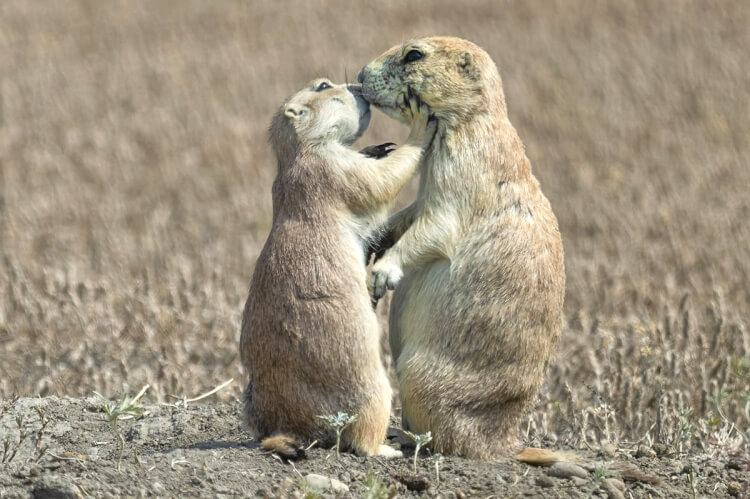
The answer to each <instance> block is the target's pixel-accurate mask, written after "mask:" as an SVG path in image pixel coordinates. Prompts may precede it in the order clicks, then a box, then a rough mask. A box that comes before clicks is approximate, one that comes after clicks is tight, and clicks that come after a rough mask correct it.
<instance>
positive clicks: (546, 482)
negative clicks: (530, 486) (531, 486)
mask: <svg viewBox="0 0 750 499" xmlns="http://www.w3.org/2000/svg"><path fill="white" fill-rule="evenodd" d="M536 484H537V485H538V486H540V487H544V488H545V489H551V488H552V487H554V486H555V482H554V481H553V480H552V479H551V478H550V477H548V476H547V475H542V476H539V477H537V478H536Z"/></svg>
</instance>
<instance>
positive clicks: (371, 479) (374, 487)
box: [362, 471, 389, 499]
mask: <svg viewBox="0 0 750 499" xmlns="http://www.w3.org/2000/svg"><path fill="white" fill-rule="evenodd" d="M388 497H389V490H388V486H387V485H386V484H385V483H383V481H382V480H381V479H380V478H379V477H378V475H376V474H375V473H373V472H372V471H368V472H367V476H366V477H365V493H364V494H363V495H362V498H363V499H388Z"/></svg>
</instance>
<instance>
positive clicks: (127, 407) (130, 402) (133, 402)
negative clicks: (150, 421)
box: [102, 390, 145, 471]
mask: <svg viewBox="0 0 750 499" xmlns="http://www.w3.org/2000/svg"><path fill="white" fill-rule="evenodd" d="M144 392H145V390H142V391H141V393H140V394H139V395H137V396H136V397H134V398H130V396H129V395H123V396H122V399H120V402H119V403H117V402H107V403H105V404H104V405H103V406H102V411H104V414H106V415H107V419H108V420H109V425H110V427H111V428H112V432H113V433H114V434H115V435H117V437H118V438H119V440H120V450H119V454H118V457H117V471H120V463H121V462H122V451H123V449H124V447H125V438H124V437H123V436H122V432H120V428H119V427H118V425H117V421H118V420H119V418H121V417H123V416H131V417H135V418H137V417H139V416H140V415H141V414H143V410H144V408H143V406H142V405H141V404H140V402H138V399H139V398H140V397H141V396H142V395H143V393H144Z"/></svg>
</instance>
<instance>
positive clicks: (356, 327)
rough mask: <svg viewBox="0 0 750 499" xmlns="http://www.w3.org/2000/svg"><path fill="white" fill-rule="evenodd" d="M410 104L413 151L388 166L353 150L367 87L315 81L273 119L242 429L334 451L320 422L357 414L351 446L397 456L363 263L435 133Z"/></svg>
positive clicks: (248, 320) (409, 146)
mask: <svg viewBox="0 0 750 499" xmlns="http://www.w3.org/2000/svg"><path fill="white" fill-rule="evenodd" d="M400 102H402V103H403V102H404V100H403V99H402V100H401V101H400ZM406 105H407V106H409V107H408V108H406V109H401V111H400V112H402V113H403V115H404V117H403V119H404V120H407V121H410V124H411V133H410V135H409V138H408V139H407V142H406V143H405V144H404V145H403V146H401V147H400V148H398V149H397V150H395V151H394V152H392V153H391V154H390V156H388V157H386V158H384V159H378V160H376V159H372V158H368V157H366V156H364V155H362V154H360V153H357V152H356V151H353V150H352V149H350V147H349V146H350V145H351V144H352V143H353V142H354V141H355V140H356V139H357V138H358V137H359V136H360V135H361V134H362V133H363V132H364V130H365V129H366V128H367V125H368V124H369V120H370V109H369V104H368V103H367V102H366V101H365V100H364V99H362V97H361V95H360V91H359V85H335V84H333V83H331V82H330V81H328V80H315V81H313V82H311V83H310V84H309V85H307V86H306V87H305V88H304V89H302V90H301V91H299V92H298V93H296V94H295V95H294V96H292V97H291V98H290V99H289V100H288V101H287V102H286V103H285V104H284V105H283V106H282V107H281V109H280V110H279V111H278V112H277V113H276V115H275V116H274V118H273V121H272V123H271V128H270V139H271V144H272V146H273V149H274V152H275V154H276V158H277V160H278V174H277V177H276V179H275V181H274V184H273V226H272V228H271V232H270V234H269V236H268V240H267V241H266V243H265V246H264V247H263V251H262V252H261V254H260V256H259V258H258V261H257V263H256V265H255V271H254V272H253V277H252V281H251V284H250V291H249V295H248V298H247V303H246V305H245V310H244V314H243V320H242V335H241V339H240V356H241V358H242V363H243V365H244V367H245V369H246V370H247V373H248V378H249V382H248V385H247V388H246V390H245V400H244V419H245V421H246V422H247V424H248V425H249V426H250V428H251V430H252V431H253V432H254V433H255V434H256V436H257V437H260V438H263V437H267V436H269V435H272V434H274V433H281V434H284V435H288V436H294V437H297V438H300V439H303V440H307V441H312V440H318V441H319V442H320V443H321V444H328V443H330V442H332V441H333V433H332V430H331V428H329V427H328V426H326V424H325V422H324V421H323V420H321V419H320V416H325V415H329V414H336V413H338V412H339V411H343V412H346V413H348V414H350V415H356V416H357V420H356V422H354V423H353V424H352V425H351V426H350V427H349V428H348V429H347V430H346V431H345V432H344V435H343V437H342V446H343V447H348V448H351V449H353V450H355V451H356V452H358V453H360V454H380V453H385V452H386V451H387V449H389V448H386V447H385V446H383V447H381V444H383V442H384V440H385V435H386V430H387V426H388V418H389V415H390V411H391V388H390V385H389V382H388V377H387V375H386V371H385V369H384V368H383V365H382V362H381V358H380V346H379V338H380V331H379V326H378V321H377V318H376V316H375V312H374V311H373V308H372V305H371V302H370V295H369V293H368V290H367V284H366V281H367V271H366V263H365V254H366V248H367V246H368V242H369V240H370V239H371V238H372V237H374V234H375V231H376V230H377V229H378V227H379V226H380V225H381V224H382V223H383V222H385V220H386V218H387V205H388V203H389V202H390V201H391V200H392V199H393V198H394V197H395V196H396V194H397V193H398V191H399V189H401V187H402V186H403V185H404V183H405V182H406V181H407V180H408V179H409V177H410V176H411V175H412V174H413V173H414V172H415V170H416V167H417V165H418V162H419V160H420V158H421V156H422V151H423V149H424V148H425V147H426V146H427V144H428V143H429V141H430V140H431V138H432V135H433V134H434V130H435V126H434V124H430V125H429V126H428V124H427V121H428V110H427V109H426V108H421V109H418V107H419V106H418V105H417V102H416V100H414V99H412V100H411V102H410V103H409V102H407V103H406ZM402 107H403V104H402ZM282 440H283V439H282ZM273 441H274V440H273V439H271V440H269V442H273Z"/></svg>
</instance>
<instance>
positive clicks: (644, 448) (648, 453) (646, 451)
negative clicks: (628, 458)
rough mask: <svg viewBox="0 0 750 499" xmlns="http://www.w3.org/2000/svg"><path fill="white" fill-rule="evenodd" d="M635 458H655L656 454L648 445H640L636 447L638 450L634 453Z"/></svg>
mask: <svg viewBox="0 0 750 499" xmlns="http://www.w3.org/2000/svg"><path fill="white" fill-rule="evenodd" d="M635 457H637V458H642V457H656V452H654V449H652V448H651V447H649V446H648V445H643V444H641V445H639V446H638V450H636V451H635Z"/></svg>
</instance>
